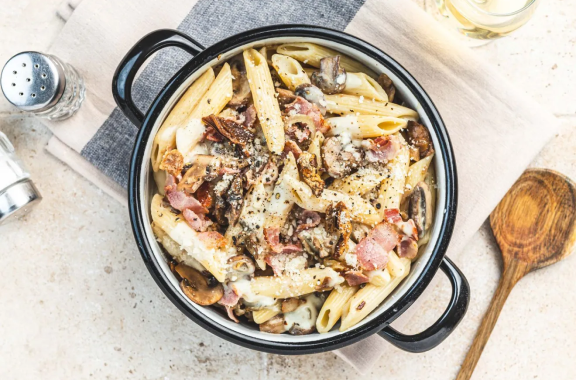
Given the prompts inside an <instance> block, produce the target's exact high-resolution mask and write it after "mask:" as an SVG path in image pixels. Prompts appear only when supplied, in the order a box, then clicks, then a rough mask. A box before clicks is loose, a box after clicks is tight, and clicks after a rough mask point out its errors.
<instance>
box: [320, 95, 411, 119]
mask: <svg viewBox="0 0 576 380" xmlns="http://www.w3.org/2000/svg"><path fill="white" fill-rule="evenodd" d="M325 98H326V110H327V111H328V112H330V113H334V114H337V115H349V114H360V115H378V116H392V117H397V118H402V119H407V120H418V113H416V111H414V110H412V109H410V108H407V107H404V106H401V105H398V104H395V103H390V102H378V101H375V100H372V99H361V98H360V97H359V96H356V95H345V94H336V95H325Z"/></svg>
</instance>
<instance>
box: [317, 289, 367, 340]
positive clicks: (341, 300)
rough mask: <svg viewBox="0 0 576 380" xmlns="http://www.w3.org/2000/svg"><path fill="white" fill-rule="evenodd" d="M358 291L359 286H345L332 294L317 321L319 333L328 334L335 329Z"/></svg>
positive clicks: (334, 290)
mask: <svg viewBox="0 0 576 380" xmlns="http://www.w3.org/2000/svg"><path fill="white" fill-rule="evenodd" d="M357 291H358V286H348V285H346V284H343V285H341V286H339V287H337V288H335V289H333V290H332V291H331V292H330V295H329V296H328V298H327V299H326V301H325V302H324V305H322V309H320V313H319V314H318V319H316V330H318V332H319V333H324V332H328V331H330V330H331V329H332V327H334V325H335V324H336V322H338V320H339V319H340V317H341V316H342V310H343V309H344V306H345V305H346V303H347V302H348V301H349V300H350V298H352V296H353V295H354V294H355V293H356V292H357Z"/></svg>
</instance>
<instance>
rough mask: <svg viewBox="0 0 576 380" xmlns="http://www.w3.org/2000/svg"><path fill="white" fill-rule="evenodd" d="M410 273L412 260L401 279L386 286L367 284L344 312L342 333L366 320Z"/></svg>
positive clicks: (353, 297) (393, 279) (355, 295)
mask: <svg viewBox="0 0 576 380" xmlns="http://www.w3.org/2000/svg"><path fill="white" fill-rule="evenodd" d="M409 272H410V260H408V261H407V262H406V263H405V267H404V273H403V275H402V276H400V277H393V278H392V280H391V281H390V282H389V283H388V284H387V285H384V286H375V285H373V284H367V285H366V286H365V287H363V288H362V289H360V290H359V291H358V292H357V293H356V294H354V296H352V298H351V299H350V301H349V302H348V303H347V304H346V306H345V307H344V309H343V310H342V321H341V323H340V331H346V330H348V329H349V328H350V327H352V326H354V325H356V324H357V323H358V322H360V321H361V320H363V319H364V318H366V316H367V315H368V314H370V313H371V312H372V311H373V310H374V309H376V308H377V307H378V306H379V305H380V304H381V303H382V301H384V300H385V299H386V297H388V296H389V295H390V293H392V291H393V290H394V289H395V288H396V287H397V286H398V284H400V282H402V280H403V279H404V278H405V277H406V276H407V275H408V273H409Z"/></svg>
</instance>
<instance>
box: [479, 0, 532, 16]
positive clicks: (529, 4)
mask: <svg viewBox="0 0 576 380" xmlns="http://www.w3.org/2000/svg"><path fill="white" fill-rule="evenodd" d="M467 2H468V3H469V4H471V5H472V6H473V7H474V9H476V10H477V11H478V12H480V13H484V14H485V15H488V16H496V17H507V16H515V15H517V14H519V13H522V12H524V11H525V10H527V9H528V8H530V7H531V6H532V5H533V4H534V3H535V2H536V0H531V1H530V2H529V3H526V5H524V6H523V7H522V8H520V9H518V10H516V11H513V12H507V13H494V12H488V11H486V10H484V9H482V8H479V7H478V6H477V4H476V2H475V1H474V0H467Z"/></svg>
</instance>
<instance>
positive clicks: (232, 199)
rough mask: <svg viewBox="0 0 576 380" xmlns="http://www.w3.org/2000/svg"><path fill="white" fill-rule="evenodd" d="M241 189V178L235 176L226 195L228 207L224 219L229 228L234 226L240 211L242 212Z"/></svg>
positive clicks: (242, 194)
mask: <svg viewBox="0 0 576 380" xmlns="http://www.w3.org/2000/svg"><path fill="white" fill-rule="evenodd" d="M243 189H244V187H243V181H242V176H241V175H236V176H235V177H234V179H233V180H232V183H231V184H230V188H229V189H228V192H227V193H226V200H227V201H228V203H229V204H230V206H229V207H228V209H227V210H226V214H225V215H226V219H228V224H229V225H231V226H233V225H235V224H236V222H237V221H238V218H239V217H240V211H242V205H243V204H244V193H243Z"/></svg>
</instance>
